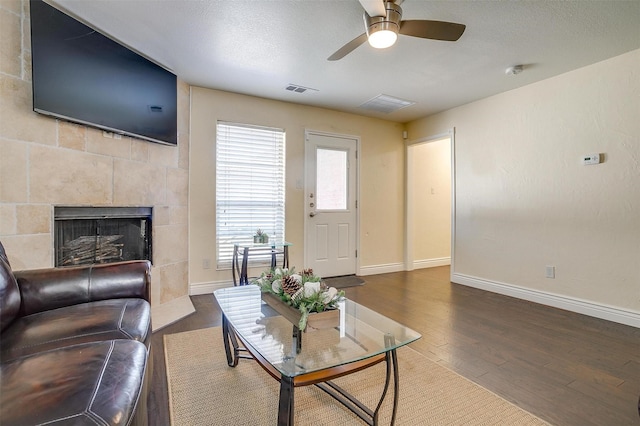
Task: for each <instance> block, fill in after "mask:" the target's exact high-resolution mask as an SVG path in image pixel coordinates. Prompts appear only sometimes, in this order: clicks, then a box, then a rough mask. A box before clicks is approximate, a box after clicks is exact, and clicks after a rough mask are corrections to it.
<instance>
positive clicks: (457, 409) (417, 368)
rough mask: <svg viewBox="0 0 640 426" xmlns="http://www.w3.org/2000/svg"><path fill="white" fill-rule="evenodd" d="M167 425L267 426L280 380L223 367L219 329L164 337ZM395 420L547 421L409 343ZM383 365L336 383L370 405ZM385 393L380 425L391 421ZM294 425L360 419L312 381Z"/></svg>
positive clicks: (247, 366)
mask: <svg viewBox="0 0 640 426" xmlns="http://www.w3.org/2000/svg"><path fill="white" fill-rule="evenodd" d="M164 344H165V360H166V364H167V382H168V386H169V405H170V412H171V424H172V425H175V426H192V425H193V426H195V425H198V426H199V425H234V426H240V425H247V426H257V425H265V426H273V425H275V424H276V423H277V416H278V414H277V413H278V393H279V383H278V381H276V380H275V379H273V378H272V377H271V376H270V375H269V374H267V373H266V372H265V371H264V370H263V369H262V368H261V367H260V366H259V365H258V364H257V363H256V362H255V361H253V360H248V359H241V360H240V362H239V364H238V366H237V367H235V368H231V367H228V366H227V361H226V357H225V354H224V346H223V343H222V329H221V328H220V327H214V328H207V329H202V330H195V331H189V332H185V333H177V334H170V335H165V336H164ZM398 360H399V368H400V380H399V382H400V393H399V395H400V400H399V405H398V414H397V420H396V424H397V425H411V426H415V425H509V426H513V425H547V423H546V422H544V421H542V420H540V419H539V418H537V417H535V416H533V415H532V414H530V413H528V412H526V411H524V410H522V409H520V408H518V407H516V406H515V405H513V404H511V403H510V402H508V401H506V400H504V399H502V398H500V397H498V396H497V395H495V394H493V393H491V392H490V391H488V390H486V389H484V388H482V387H480V386H478V385H476V384H475V383H473V382H471V381H470V380H468V379H466V378H464V377H462V376H460V375H458V374H457V373H455V372H453V371H451V370H449V369H447V368H445V367H443V366H441V365H438V364H437V363H435V362H433V361H431V360H429V359H427V358H425V357H424V356H423V355H421V354H420V353H418V352H416V351H414V350H413V349H411V348H409V347H403V348H401V349H399V350H398ZM384 368H385V367H384V363H381V364H378V365H376V366H374V367H371V368H369V369H366V370H363V371H361V372H358V373H354V374H352V375H349V376H345V377H341V378H340V379H338V380H336V381H335V382H336V383H338V384H339V385H340V386H342V387H343V388H344V389H346V390H348V391H349V392H351V393H352V394H353V395H354V396H356V397H358V398H359V399H360V400H361V401H363V402H364V403H365V404H367V405H368V406H369V407H375V404H376V403H377V401H378V399H379V397H380V394H381V390H382V387H383V385H384V377H385V372H384ZM391 395H392V394H391V393H390V394H389V395H387V398H386V400H385V404H384V407H383V412H382V413H381V420H382V421H381V422H380V424H382V425H385V424H386V425H388V424H389V421H390V418H391V410H390V407H391V402H392V398H391ZM294 407H295V424H296V425H300V426H301V425H313V426H315V425H345V426H346V425H359V424H365V423H364V422H363V421H361V420H360V419H359V418H358V417H356V416H355V415H354V414H353V413H351V412H350V411H348V410H347V409H345V408H344V407H343V406H342V405H341V404H339V403H338V402H337V401H335V400H333V399H332V398H331V397H329V396H328V395H327V394H325V393H324V392H323V391H321V390H320V389H318V388H316V387H315V386H307V387H302V388H296V390H295V405H294Z"/></svg>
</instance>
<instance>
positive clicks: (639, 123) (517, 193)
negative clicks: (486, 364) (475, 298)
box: [407, 50, 640, 324]
mask: <svg viewBox="0 0 640 426" xmlns="http://www.w3.org/2000/svg"><path fill="white" fill-rule="evenodd" d="M638 65H640V50H636V51H633V52H630V53H627V54H624V55H621V56H618V57H615V58H612V59H610V60H607V61H604V62H600V63H597V64H594V65H591V66H588V67H585V68H582V69H578V70H576V71H572V72H569V73H566V74H563V75H560V76H557V77H555V78H551V79H548V80H545V81H542V82H539V83H536V84H532V85H529V86H526V87H523V88H520V89H516V90H513V91H510V92H507V93H503V94H500V95H497V96H493V97H490V98H487V99H484V100H481V101H478V102H474V103H471V104H468V105H465V106H461V107H458V108H455V109H452V110H449V111H446V112H443V113H440V114H437V115H434V116H431V117H427V118H424V119H421V120H417V121H415V122H412V123H409V124H408V126H407V130H408V132H409V134H410V135H411V136H412V138H419V137H421V136H422V137H426V136H428V135H432V134H438V133H442V132H444V131H446V130H447V129H450V128H455V135H456V136H455V140H456V152H455V159H456V160H455V161H456V164H455V167H456V169H455V170H456V176H455V179H456V200H455V203H456V215H455V227H456V229H455V232H456V234H455V235H456V239H455V254H454V256H455V257H454V265H455V266H454V267H455V271H453V273H454V279H457V280H459V281H464V282H465V283H467V284H471V285H477V286H486V287H489V288H493V289H496V290H502V291H505V292H508V291H512V292H515V293H516V294H517V295H519V296H525V297H528V298H530V299H532V300H536V298H542V299H545V300H546V301H547V302H549V301H551V302H553V303H556V305H561V306H562V303H565V304H566V306H562V307H568V308H572V307H573V308H579V309H582V310H583V311H589V310H590V309H591V310H596V311H597V310H600V311H601V312H600V313H601V314H603V313H604V314H607V315H608V314H611V315H619V316H622V317H624V316H625V315H627V314H628V316H630V317H631V318H632V319H633V321H638V318H640V317H639V316H638V314H639V313H640V72H639V71H638V69H639V67H638ZM516 78H517V77H516ZM590 153H602V154H603V157H604V163H602V164H599V165H592V166H583V165H582V164H581V162H580V158H581V156H582V155H584V154H590ZM546 265H553V266H555V267H556V278H555V279H549V278H545V266H546ZM503 285H506V286H507V287H504V286H503ZM508 287H511V289H509V288H508ZM609 308H612V309H613V312H610V310H609ZM579 309H576V310H578V311H579ZM590 313H592V314H593V313H594V312H590ZM603 316H606V315H603ZM615 319H616V320H624V318H615ZM638 324H640V322H638Z"/></svg>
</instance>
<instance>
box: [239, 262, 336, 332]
mask: <svg viewBox="0 0 640 426" xmlns="http://www.w3.org/2000/svg"><path fill="white" fill-rule="evenodd" d="M252 283H253V284H256V285H258V286H259V287H260V289H261V291H262V292H263V293H270V294H273V295H275V296H276V297H277V298H279V299H280V300H281V301H282V302H284V303H285V304H287V305H289V306H291V307H293V308H295V309H298V310H299V311H300V314H301V316H300V322H299V323H298V328H299V329H300V330H304V329H305V328H306V326H307V320H308V318H309V314H311V313H313V312H324V311H327V310H332V309H337V307H338V302H339V301H340V299H342V298H343V297H344V291H342V290H340V291H338V290H337V289H336V288H335V287H327V285H326V284H325V283H324V282H322V279H321V278H320V277H318V276H316V275H314V274H313V270H311V269H305V270H304V271H302V273H300V274H298V273H296V272H295V268H275V269H272V270H270V271H265V272H263V273H262V274H261V275H260V277H258V278H256V279H255V280H253V281H252Z"/></svg>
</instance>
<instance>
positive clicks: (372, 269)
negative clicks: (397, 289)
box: [358, 262, 405, 276]
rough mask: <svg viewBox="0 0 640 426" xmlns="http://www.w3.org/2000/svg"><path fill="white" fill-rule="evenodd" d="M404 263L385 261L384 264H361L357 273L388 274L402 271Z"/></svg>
mask: <svg viewBox="0 0 640 426" xmlns="http://www.w3.org/2000/svg"><path fill="white" fill-rule="evenodd" d="M404 270H405V269H404V263H402V262H400V263H387V264H386V265H372V266H361V267H360V269H359V270H358V275H362V276H364V275H377V274H388V273H390V272H401V271H404Z"/></svg>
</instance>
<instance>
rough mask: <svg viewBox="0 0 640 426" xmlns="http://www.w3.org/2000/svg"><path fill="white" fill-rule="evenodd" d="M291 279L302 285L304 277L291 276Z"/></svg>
mask: <svg viewBox="0 0 640 426" xmlns="http://www.w3.org/2000/svg"><path fill="white" fill-rule="evenodd" d="M290 277H291V278H293V279H294V280H296V282H297V283H298V284H302V276H300V275H298V274H291V275H290Z"/></svg>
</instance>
